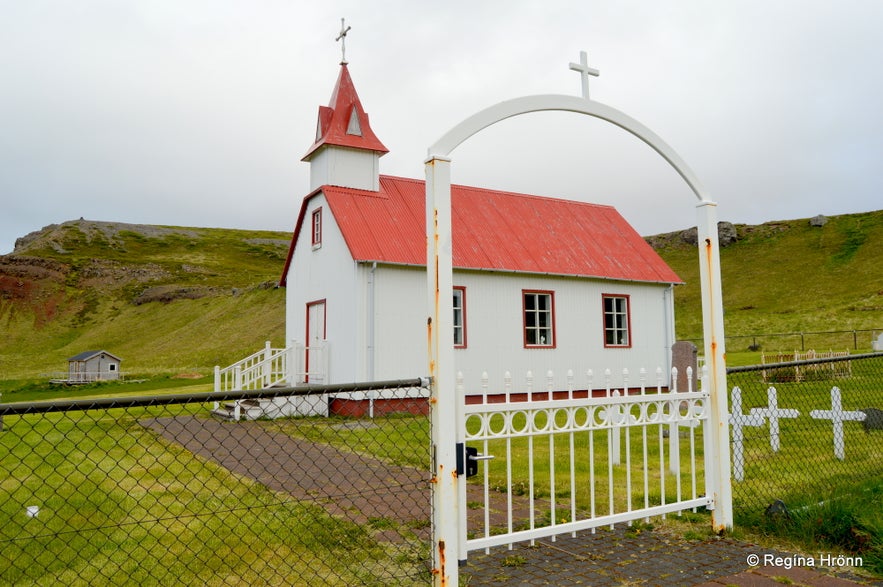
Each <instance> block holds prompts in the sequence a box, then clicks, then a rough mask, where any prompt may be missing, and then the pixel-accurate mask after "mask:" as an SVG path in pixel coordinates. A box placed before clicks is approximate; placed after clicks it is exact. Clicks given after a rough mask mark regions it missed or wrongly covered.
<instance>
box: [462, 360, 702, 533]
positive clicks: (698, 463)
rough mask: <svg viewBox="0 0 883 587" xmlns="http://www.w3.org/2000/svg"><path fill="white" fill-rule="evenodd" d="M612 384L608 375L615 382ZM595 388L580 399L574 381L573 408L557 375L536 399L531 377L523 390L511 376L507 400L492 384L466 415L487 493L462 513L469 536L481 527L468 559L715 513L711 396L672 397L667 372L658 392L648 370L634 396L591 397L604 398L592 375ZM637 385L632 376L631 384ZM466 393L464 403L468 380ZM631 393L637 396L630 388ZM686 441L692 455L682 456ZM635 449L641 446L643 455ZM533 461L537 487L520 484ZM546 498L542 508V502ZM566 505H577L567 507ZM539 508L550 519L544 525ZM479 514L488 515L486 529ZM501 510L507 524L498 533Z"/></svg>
mask: <svg viewBox="0 0 883 587" xmlns="http://www.w3.org/2000/svg"><path fill="white" fill-rule="evenodd" d="M688 374H689V375H692V373H689V372H688ZM609 375H610V374H609V372H607V373H605V380H606V381H607V382H609V381H610V376H609ZM672 375H673V376H672V377H671V379H669V381H672V382H676V381H677V371H676V370H673V373H672ZM587 378H588V379H587V381H586V386H585V387H583V388H582V389H583V390H585V391H575V386H574V376H573V374H572V372H569V373H568V375H567V381H568V386H567V389H566V392H567V393H566V399H552V397H553V395H552V392H554V391H556V390H555V389H554V387H553V382H554V375H553V374H552V373H551V372H549V373H547V374H546V377H545V386H544V387H543V388H540V389H534V378H533V376H532V374H531V373H528V374H527V376H526V377H525V381H524V386H523V387H522V386H517V387H518V389H517V390H516V386H515V385H513V381H512V377H511V375H509V374H508V373H507V374H506V375H505V376H504V378H503V385H502V389H503V394H502V395H500V394H497V393H494V390H496V389H499V388H495V387H492V386H491V384H490V381H489V377H488V376H487V374H483V375H482V377H481V384H480V389H481V394H480V396H479V397H480V403H472V404H467V405H466V406H465V408H464V415H465V424H466V442H467V446H468V443H473V444H477V445H478V446H477V447H475V448H477V449H478V451H479V454H478V455H477V456H474V457H472V458H473V459H474V460H477V461H478V464H479V467H480V471H479V472H480V473H481V475H482V483H483V487H482V492H481V493H482V498H481V501H480V503H475V499H474V497H471V498H470V504H468V505H469V506H470V507H471V510H472V513H471V514H467V504H466V503H462V504H461V508H460V511H461V517H462V519H461V524H462V525H461V527H464V528H465V527H467V524H468V522H467V518H469V519H471V521H472V526H473V527H471V528H469V532H468V534H467V539H466V549H467V550H475V549H480V548H484V549H489V548H490V547H492V546H497V545H505V544H508V545H509V546H510V548H511V546H512V544H513V543H515V542H520V541H526V540H530V541H533V540H535V539H539V538H543V537H550V536H551V537H553V539H554V536H556V535H559V534H563V533H575V532H577V531H579V530H586V529H592V530H594V529H595V528H598V527H600V526H605V525H611V526H612V525H613V524H618V523H631V522H632V521H634V520H639V519H642V518H645V519H646V518H649V517H652V516H659V515H665V514H668V513H672V512H678V511H682V510H685V509H695V508H698V507H710V506H711V505H712V502H711V501H710V499H709V498H708V497H707V496H710V495H714V492H713V491H712V490H710V488H709V487H708V484H709V483H710V480H709V478H708V477H706V476H705V475H704V462H703V455H704V454H710V452H711V451H709V450H707V449H703V450H700V446H702V445H700V444H699V443H700V442H703V443H704V442H707V440H708V435H706V434H703V432H704V427H703V426H702V424H703V423H704V422H706V421H707V419H708V416H709V397H708V393H707V392H704V391H694V390H692V389H687V390H685V391H677V390H676V389H674V385H672V389H670V390H668V389H667V387H668V381H666V380H665V379H666V378H665V376H664V375H663V371H662V370H661V369H657V371H656V382H655V386H654V385H651V386H649V387H648V385H647V381H646V379H647V374H646V372H645V371H644V370H641V373H640V375H639V382H638V385H637V386H636V389H633V391H632V393H628V391H627V392H626V393H623V392H622V390H620V389H611V387H610V386H609V384H608V385H606V386H605V387H604V388H603V390H600V391H599V390H595V393H592V392H591V391H588V390H593V389H594V386H593V382H592V374H591V372H588V373H587ZM628 379H629V374H628V372H627V371H626V372H624V373H623V380H624V381H626V382H627V381H628ZM691 379H692V378H691V377H688V380H691ZM457 385H458V386H459V388H460V389H459V391H460V393H463V386H464V382H463V376H462V374H459V375H458V379H457ZM623 388H624V389H626V390H627V389H628V384H627V383H626V385H625V386H624V387H623ZM534 391H540V392H542V391H547V392H549V394H548V399H545V400H541V401H536V400H533V399H532V398H533V397H534V393H533V392H534ZM557 391H561V390H557ZM524 392H526V397H527V400H526V401H513V396H516V395H517V396H518V397H519V398H523V397H524ZM470 395H471V400H472V401H475V395H474V394H470ZM682 432H683V434H684V437H685V438H684V439H686V441H687V443H688V446H686V447H682V446H681V440H682V434H681V433H682ZM697 433H698V434H701V435H702V438H701V439H698V438H697ZM635 442H637V443H639V445H640V446H638V447H633V443H635ZM525 447H526V448H525ZM635 449H637V450H635ZM492 453H493V454H492ZM562 455H563V456H562ZM516 461H521V462H520V463H519V462H516ZM525 461H526V469H527V478H526V479H524V478H515V477H514V476H513V473H514V471H516V470H519V471H521V472H522V473H521V474H522V475H523V474H524V468H525V467H524V462H525ZM657 461H658V462H657ZM562 462H564V463H566V465H565V466H564V469H563V470H561V469H560V467H561V463H562ZM537 474H541V475H543V476H544V478H542V479H540V478H537ZM546 475H547V477H545V476H546ZM605 476H606V481H604V480H603V477H605ZM491 477H494V478H495V479H497V480H498V479H501V478H502V479H505V482H504V483H503V487H499V482H495V483H494V485H496V486H497V487H492V486H491V481H490V479H491ZM623 479H624V482H623ZM501 491H502V494H504V497H505V499H502V498H501V497H500V495H501ZM540 491H541V492H542V493H543V498H542V499H540V498H538V497H537V495H538V493H539V492H540ZM462 493H463V495H462V496H461V499H466V497H465V494H466V492H465V491H463V492H462ZM559 495H567V496H568V497H567V498H562V499H560V500H559V497H558V496H559ZM501 502H502V503H501ZM578 502H579V503H578ZM538 508H541V509H544V510H547V511H546V512H545V513H543V512H540V513H541V515H540V516H538V515H537V511H536V510H537V509H538ZM476 509H480V510H481V511H482V512H483V522H482V521H480V519H481V516H476V515H475V510H476ZM501 510H502V511H504V518H505V519H504V521H503V522H502V523H501V522H500V520H499V519H497V520H496V523H495V521H494V518H496V517H497V516H498V514H497V513H496V512H499V511H501ZM525 510H526V511H525ZM602 510H603V511H602ZM525 516H526V517H525ZM476 519H478V521H476Z"/></svg>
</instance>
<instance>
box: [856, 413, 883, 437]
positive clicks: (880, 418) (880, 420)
mask: <svg viewBox="0 0 883 587" xmlns="http://www.w3.org/2000/svg"><path fill="white" fill-rule="evenodd" d="M859 412H864V414H865V420H864V422H862V426H863V427H864V429H865V432H870V431H871V430H883V410H880V409H878V408H864V409H862V410H859Z"/></svg>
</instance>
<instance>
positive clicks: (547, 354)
mask: <svg viewBox="0 0 883 587" xmlns="http://www.w3.org/2000/svg"><path fill="white" fill-rule="evenodd" d="M381 269H382V271H381ZM454 285H455V286H463V287H465V288H466V290H465V291H466V343H467V345H466V348H458V349H456V350H455V353H454V355H455V361H456V369H457V370H459V371H462V372H463V373H464V376H465V377H466V389H467V392H470V391H471V392H475V391H479V389H478V386H479V385H480V383H479V378H480V376H481V373H482V372H485V371H487V372H488V375H489V376H490V377H491V378H492V379H493V380H496V381H498V382H502V379H503V373H504V372H505V371H506V370H509V371H511V372H512V375H513V377H515V378H520V379H521V381H522V382H523V379H524V375H525V373H526V372H527V371H528V370H530V371H532V372H533V374H534V385H535V389H537V390H539V389H542V388H543V387H544V386H545V377H546V373H547V371H549V370H552V371H553V373H554V374H555V387H556V389H563V388H565V386H566V380H565V375H566V372H567V370H568V369H573V370H574V371H575V376H576V379H575V385H576V386H577V387H579V388H583V389H585V387H586V385H587V384H586V377H585V373H586V371H587V370H588V369H592V370H593V372H594V373H595V381H594V386H595V387H603V385H604V377H603V374H604V370H605V369H611V371H612V378H611V385H614V386H621V385H622V370H623V368H628V369H629V370H630V372H631V373H632V375H631V377H630V380H629V385H631V386H636V385H638V384H639V381H638V372H639V370H640V369H641V368H642V367H643V368H645V369H646V370H647V371H648V373H650V374H651V375H652V377H651V378H650V379H648V381H650V382H652V383H654V384H655V370H656V368H657V367H661V368H662V369H663V371H664V372H666V373H667V372H668V369H669V362H670V358H669V355H670V350H669V349H670V347H671V344H672V343H673V342H674V340H673V334H672V333H671V327H670V324H669V321H670V320H671V316H672V315H673V314H671V313H672V312H673V309H672V307H671V296H670V291H669V287H668V286H667V285H656V284H636V283H627V282H616V281H603V280H582V279H576V278H567V277H549V276H535V275H527V274H509V273H492V272H480V271H455V272H454ZM376 288H377V289H376V292H375V295H376V302H375V307H376V312H375V320H376V324H377V327H376V350H375V357H376V373H375V375H376V378H377V379H397V378H402V377H412V376H416V375H420V374H425V372H426V371H427V365H426V364H427V354H426V353H427V351H426V340H425V339H426V317H427V309H426V294H425V292H426V273H425V270H424V269H423V268H403V267H388V266H387V267H382V268H378V278H377V279H376ZM524 289H529V290H542V291H554V310H555V338H556V340H555V348H525V344H524V330H523V329H524V326H523V317H522V312H523V298H522V290H524ZM604 294H615V295H627V296H628V297H629V302H630V320H631V340H632V345H631V347H630V348H605V346H604V334H603V309H602V308H603V306H602V295H604ZM671 324H673V320H671ZM522 385H523V384H522Z"/></svg>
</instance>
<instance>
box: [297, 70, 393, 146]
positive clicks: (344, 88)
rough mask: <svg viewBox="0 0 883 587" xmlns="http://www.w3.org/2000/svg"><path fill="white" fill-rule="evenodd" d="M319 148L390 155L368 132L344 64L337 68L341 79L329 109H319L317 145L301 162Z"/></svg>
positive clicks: (366, 118)
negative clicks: (345, 149) (349, 149)
mask: <svg viewBox="0 0 883 587" xmlns="http://www.w3.org/2000/svg"><path fill="white" fill-rule="evenodd" d="M322 145H336V146H339V147H351V148H354V149H367V150H369V151H377V152H379V153H387V152H389V149H387V148H386V147H384V146H383V143H381V142H380V139H378V138H377V136H376V135H375V134H374V131H373V130H371V125H370V124H369V123H368V114H367V113H365V110H364V109H363V108H362V102H361V100H359V95H358V94H357V93H356V86H355V85H353V80H352V78H350V73H349V70H348V69H347V66H346V63H341V64H340V75H339V76H338V77H337V83H336V84H335V86H334V91H333V92H332V93H331V100H330V101H329V102H328V106H319V119H318V121H317V122H316V142H315V143H313V146H311V147H310V150H309V151H307V154H306V155H304V157H303V161H309V159H310V157H311V156H312V155H313V152H315V151H316V149H318V148H319V147H321V146H322Z"/></svg>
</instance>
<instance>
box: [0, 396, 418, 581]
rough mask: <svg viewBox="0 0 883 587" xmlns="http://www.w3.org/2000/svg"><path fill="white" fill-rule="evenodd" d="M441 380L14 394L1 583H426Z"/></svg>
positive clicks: (0, 442)
mask: <svg viewBox="0 0 883 587" xmlns="http://www.w3.org/2000/svg"><path fill="white" fill-rule="evenodd" d="M425 383H426V382H425V380H409V381H397V382H385V383H380V384H371V385H370V386H349V387H331V386H322V387H314V388H309V389H307V388H289V389H287V390H276V391H274V392H273V393H272V394H267V393H266V392H259V393H256V392H243V393H242V394H240V395H233V394H226V395H224V396H223V397H219V396H218V394H213V393H205V394H193V395H189V396H186V397H185V396H158V397H152V398H145V397H142V398H137V399H123V398H119V399H102V400H96V401H83V400H78V401H69V402H41V403H30V404H24V403H18V404H5V405H4V404H0V418H2V430H0V475H2V479H0V583H2V584H15V585H28V584H38V585H50V584H51V585H193V584H199V585H232V584H237V585H411V584H420V585H422V584H426V583H428V582H429V580H430V574H429V571H430V566H431V565H430V563H429V561H430V558H431V551H430V542H431V536H430V532H431V529H430V514H431V501H430V489H429V482H428V481H429V444H430V441H429V439H430V431H429V418H428V417H427V416H426V406H427V402H426V399H425V398H426V397H427V395H428V390H427V389H426V387H425ZM271 395H272V396H275V397H276V398H277V399H278V398H282V397H287V398H292V400H291V401H295V400H296V402H295V403H297V404H298V406H299V410H300V412H299V413H316V414H318V413H323V412H324V414H323V415H313V416H300V417H284V418H276V419H269V418H260V417H258V418H257V419H248V418H249V417H256V414H255V406H260V405H261V403H262V402H271V401H272V400H271V399H270V397H271ZM258 396H260V397H261V398H264V399H260V400H259V399H258ZM215 400H219V401H222V402H226V401H235V402H241V404H245V405H246V406H247V409H243V410H242V411H241V415H242V418H241V419H240V420H239V421H228V420H224V419H221V418H219V417H218V416H217V415H214V416H213V415H212V407H213V405H214V401H215ZM328 412H330V413H331V415H330V416H329V415H328ZM334 414H345V416H335V415H334ZM257 415H259V413H258V414H257ZM356 416H358V417H356Z"/></svg>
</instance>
